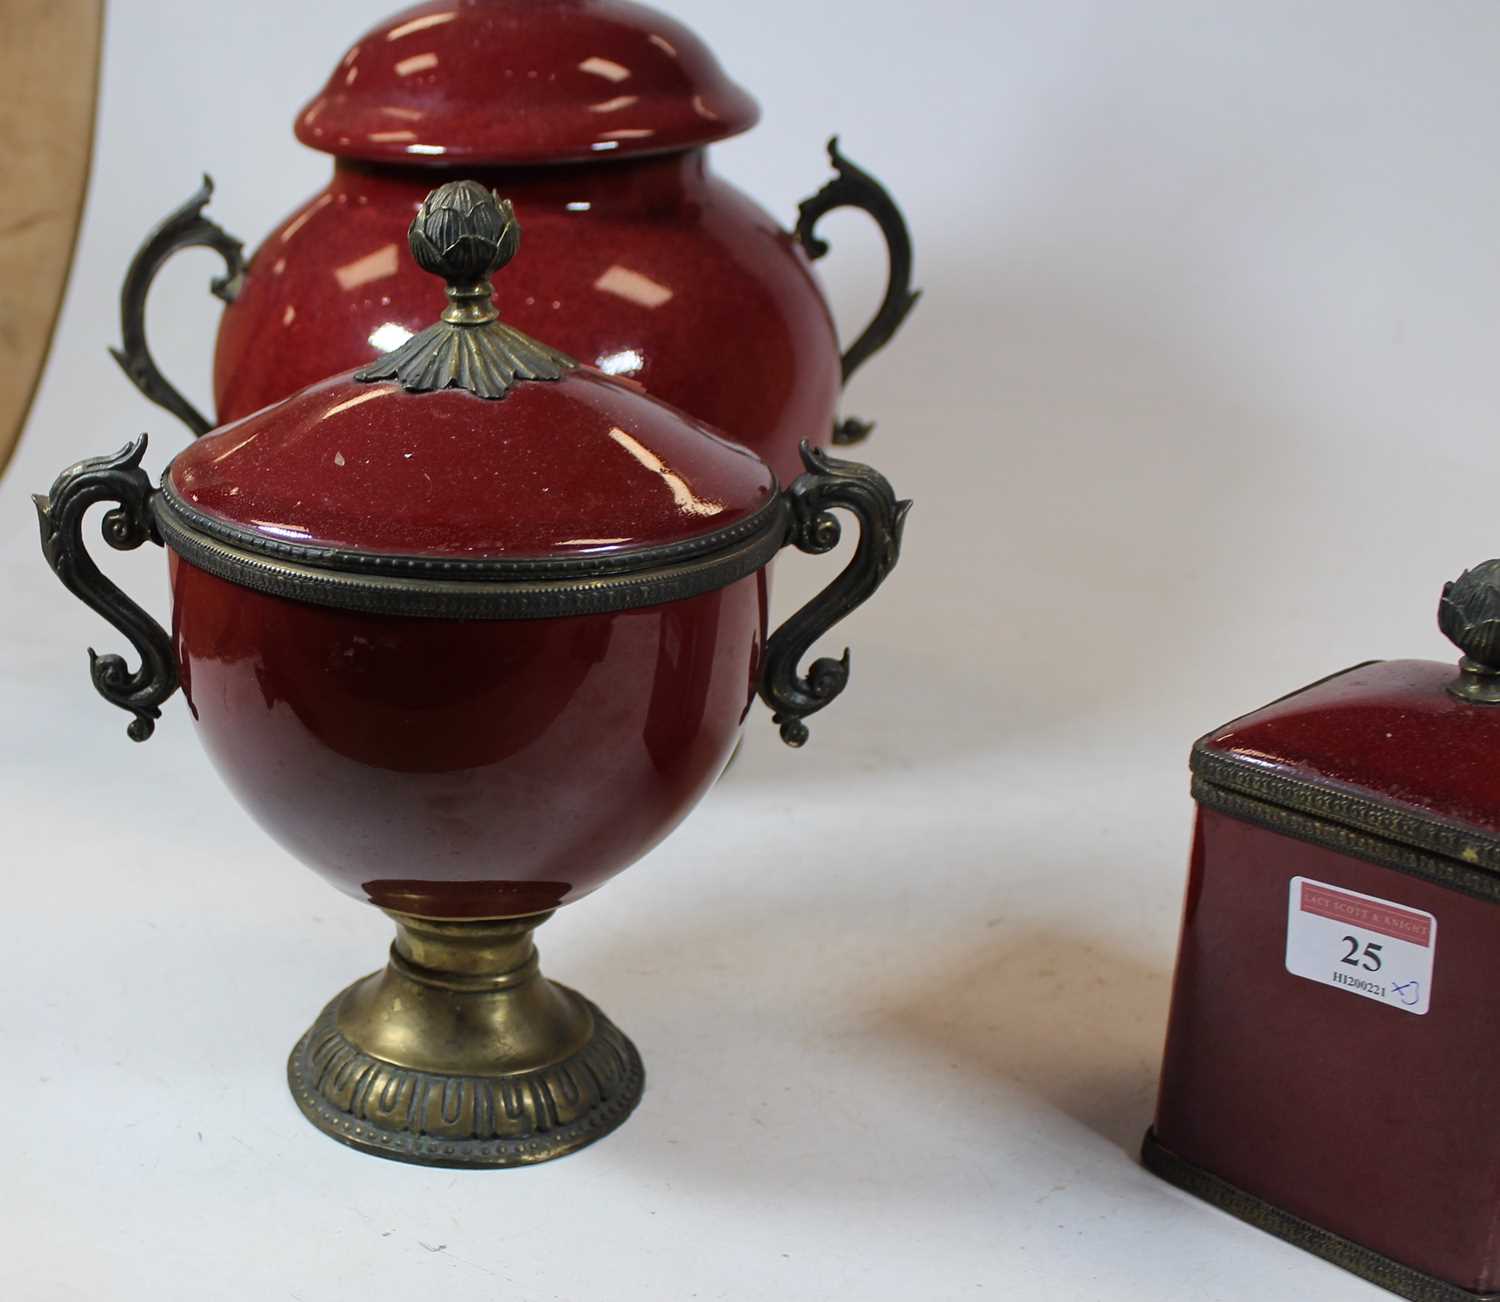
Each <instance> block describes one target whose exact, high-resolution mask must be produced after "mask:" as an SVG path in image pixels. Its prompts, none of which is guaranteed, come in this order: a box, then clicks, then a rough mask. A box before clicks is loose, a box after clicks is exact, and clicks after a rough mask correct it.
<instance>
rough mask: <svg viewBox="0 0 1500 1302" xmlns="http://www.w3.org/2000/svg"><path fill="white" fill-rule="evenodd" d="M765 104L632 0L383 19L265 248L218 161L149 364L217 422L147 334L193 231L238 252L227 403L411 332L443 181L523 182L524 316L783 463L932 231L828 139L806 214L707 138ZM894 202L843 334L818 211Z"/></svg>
mask: <svg viewBox="0 0 1500 1302" xmlns="http://www.w3.org/2000/svg"><path fill="white" fill-rule="evenodd" d="M757 116H758V110H757V108H756V105H755V102H754V101H753V100H752V99H751V98H750V97H749V96H748V95H747V94H746V93H745V92H744V91H743V90H741V89H740V88H739V87H738V86H736V85H735V84H734V83H733V82H731V81H730V80H729V79H728V78H727V77H726V76H725V75H724V73H723V71H722V70H721V68H720V67H719V64H718V63H717V61H716V60H715V59H714V57H713V56H712V55H711V54H710V53H709V51H708V50H707V49H706V48H705V47H704V45H703V44H702V42H701V41H699V40H698V38H697V37H696V36H694V35H693V34H692V33H691V32H690V31H688V30H687V29H686V28H684V27H683V26H681V25H680V24H679V23H677V22H674V21H673V20H671V19H669V18H667V17H665V16H664V15H662V14H659V13H656V12H654V11H653V10H650V9H647V8H645V7H643V6H641V5H637V4H632V3H625V2H624V0H440V2H439V3H430V4H426V5H422V6H419V7H417V8H414V9H409V10H407V11H405V12H403V13H400V14H398V15H396V16H395V17H393V18H391V19H389V20H388V21H386V22H384V23H382V24H381V25H380V26H378V27H376V28H374V29H373V30H372V31H370V32H369V33H367V34H366V35H365V36H362V37H361V38H360V39H359V40H358V41H356V42H355V43H354V45H353V46H352V47H350V49H349V51H348V53H347V54H346V55H345V56H344V58H343V59H342V60H340V62H339V64H338V66H337V67H336V68H335V69H334V70H333V73H332V75H331V76H330V78H329V81H328V84H327V86H326V87H324V89H323V91H322V92H321V93H320V94H319V95H317V96H316V97H315V98H314V99H313V100H312V102H311V103H310V104H308V105H307V107H306V108H305V109H304V110H303V111H302V113H301V114H300V115H299V116H298V118H297V122H296V131H297V136H298V138H299V139H300V140H301V141H302V142H303V143H304V144H306V145H309V146H311V147H312V148H314V149H321V150H324V151H326V152H327V153H329V154H332V155H333V157H334V172H333V177H332V179H331V180H330V182H329V184H328V185H327V186H326V187H325V188H324V189H323V190H321V191H320V192H319V193H318V194H316V195H314V196H313V197H312V198H311V199H310V200H308V201H307V202H306V203H304V204H302V205H301V206H300V207H298V208H297V209H296V211H294V212H293V213H292V214H291V216H289V217H288V218H287V219H286V221H284V222H283V223H282V224H281V225H280V226H279V227H278V228H277V229H276V230H274V231H273V232H272V233H271V234H270V236H269V237H268V238H267V239H266V240H265V242H264V243H263V244H262V245H261V247H260V248H259V250H257V252H256V253H255V254H254V256H253V257H252V258H251V259H250V260H249V262H248V263H246V262H244V261H243V259H242V256H241V247H242V246H241V244H240V242H239V241H238V240H236V239H234V238H233V237H231V236H229V235H227V234H226V233H225V232H224V231H223V230H222V229H221V228H220V227H218V226H217V225H215V224H214V223H213V222H211V221H210V220H208V219H207V218H206V217H204V216H203V208H204V205H205V204H206V202H207V200H208V197H209V193H210V187H209V185H208V183H207V182H205V186H204V188H203V189H202V190H200V191H199V192H198V194H196V195H195V196H193V198H192V199H191V200H189V202H188V203H187V204H186V205H185V206H184V207H183V208H181V209H179V210H178V211H177V212H175V213H173V214H172V215H171V216H170V217H169V218H168V219H167V220H166V222H165V223H164V224H163V225H162V226H161V227H160V228H158V229H157V230H156V231H155V232H154V233H153V234H152V235H151V237H150V238H149V239H148V240H147V242H146V244H145V246H144V247H143V248H142V250H141V252H140V254H139V255H138V256H137V258H136V261H135V263H134V264H133V265H132V267H131V269H130V272H129V275H128V276H127V278H126V282H125V288H124V292H123V294H122V317H123V321H122V328H123V332H124V348H123V349H122V350H121V351H119V352H117V354H116V356H117V357H118V358H119V360H120V362H121V364H122V365H123V366H124V367H125V370H126V373H127V374H128V375H129V376H130V377H131V378H132V379H133V380H134V381H135V383H136V384H137V385H138V386H139V387H140V388H141V389H142V391H143V392H144V393H145V394H146V395H147V396H148V397H150V398H152V399H153V400H154V401H157V402H159V403H160V404H161V405H163V406H164V407H166V408H167V409H168V410H171V411H173V412H175V413H177V414H178V415H179V416H180V417H181V418H182V419H184V420H185V421H186V422H187V423H188V424H189V425H190V426H191V427H192V428H193V430H194V432H195V433H200V434H201V433H203V432H204V431H206V430H207V429H208V428H209V427H210V424H211V422H210V421H209V420H208V419H206V418H205V417H203V416H202V415H200V414H199V413H198V412H197V411H195V410H194V409H193V407H192V406H191V404H189V403H188V402H187V401H186V400H185V399H184V398H183V397H182V396H181V394H180V393H178V392H177V390H176V389H175V388H174V387H173V386H172V385H171V384H170V383H169V382H168V381H167V380H166V379H165V377H164V376H163V375H162V373H161V371H160V370H159V369H158V368H157V366H156V363H155V362H154V361H153V359H152V357H151V355H150V352H149V351H148V349H147V346H146V336H145V327H144V311H145V298H146V291H147V288H148V286H149V284H150V281H151V279H152V277H153V276H154V275H155V273H156V270H157V269H158V267H159V266H160V265H161V263H162V262H163V261H164V260H165V259H166V258H167V257H169V256H170V255H171V253H172V252H173V251H174V250H176V249H179V248H183V247H186V246H189V245H195V244H199V245H208V246H210V247H213V248H216V249H217V250H218V251H219V252H220V253H221V254H222V255H223V256H224V258H225V260H226V263H227V273H226V275H225V276H224V277H223V278H222V279H220V280H218V281H215V282H214V289H215V292H216V293H218V294H219V296H220V297H221V298H223V299H225V300H226V302H227V304H228V306H227V307H226V309H225V312H224V317H223V322H222V325H221V327H220V330H219V341H218V350H217V355H216V358H215V363H214V397H215V403H216V405H217V409H218V411H217V419H218V421H219V422H230V421H234V420H238V419H239V418H240V417H242V416H245V415H248V414H249V413H250V412H252V411H255V410H257V409H258V408H260V407H263V406H265V405H266V404H267V403H269V402H272V401H275V400H277V399H279V398H283V397H285V396H287V395H288V394H289V393H291V392H293V391H294V390H296V389H298V388H301V387H302V386H304V385H306V384H309V383H312V382H314V381H317V380H320V379H322V378H323V377H324V376H326V375H328V374H330V373H332V372H334V371H337V370H341V369H343V368H345V367H349V366H358V365H361V364H364V363H366V362H368V361H370V360H372V359H373V358H375V357H377V356H379V355H380V354H382V353H386V352H390V351H392V350H393V349H395V348H397V347H399V346H400V345H401V343H402V342H404V341H405V340H406V339H408V338H410V336H411V335H412V334H413V333H414V332H416V331H417V330H420V329H421V328H422V327H423V326H425V325H426V324H427V322H428V321H430V320H431V319H432V317H433V316H434V315H435V314H436V312H437V311H438V310H439V309H440V308H441V306H442V299H441V295H440V294H439V293H438V292H437V289H436V287H435V286H434V285H433V284H432V282H431V280H430V279H429V278H427V277H424V276H423V275H422V274H421V273H420V272H419V271H418V270H417V269H415V268H414V267H412V266H411V265H410V263H409V262H408V261H407V260H406V259H405V258H404V257H402V256H401V252H400V247H401V241H402V239H403V233H404V231H405V229H406V225H407V223H408V222H409V221H410V220H411V216H412V214H413V213H414V212H415V211H416V208H417V205H418V204H419V203H421V201H422V197H423V195H424V194H426V193H427V191H428V190H429V189H430V188H431V187H432V186H434V185H436V184H437V183H439V182H440V181H443V180H445V179H448V178H449V177H452V176H474V177H478V178H479V179H481V180H482V181H484V182H485V183H486V184H487V185H491V186H494V187H497V188H498V189H499V190H500V191H501V192H502V193H504V194H506V195H507V196H509V197H510V198H511V199H512V200H513V201H514V203H515V206H516V211H517V214H518V215H519V217H520V219H521V221H522V223H523V224H524V226H525V228H526V239H527V243H528V251H527V258H526V260H525V262H524V263H523V264H521V265H519V266H518V267H517V268H516V270H515V271H514V272H513V273H512V275H511V276H510V277H509V278H508V279H509V281H510V292H509V294H508V296H507V308H506V310H507V314H508V316H509V318H510V319H511V320H512V321H514V322H515V323H516V324H517V325H518V326H520V327H521V328H523V329H525V330H528V331H532V332H533V333H535V334H537V335H538V336H539V337H542V338H545V339H548V340H550V341H551V342H553V343H554V344H556V345H557V346H559V347H561V348H564V349H566V350H567V351H568V352H569V353H570V354H571V355H573V356H575V357H577V358H579V359H580V360H582V361H584V362H586V363H588V364H590V365H592V366H596V367H598V368H599V369H600V370H603V371H605V372H607V373H609V374H613V375H620V376H624V377H627V378H630V379H634V380H637V381H639V382H640V383H642V384H644V385H645V386H646V387H647V388H648V389H649V390H650V391H651V392H652V393H654V394H655V395H657V396H658V397H661V398H663V399H665V400H666V401H668V402H671V403H674V404H676V405H677V406H679V407H682V408H684V409H685V410H687V411H690V412H692V413H693V414H694V415H696V416H698V417H700V418H701V419H703V420H706V421H708V422H709V423H711V424H713V425H715V426H717V427H719V428H720V429H722V430H724V431H726V432H727V433H729V434H730V435H731V436H732V437H734V438H735V439H737V440H738V441H740V442H742V443H744V444H746V445H747V446H749V447H751V448H753V449H754V450H755V451H757V452H759V453H760V454H761V455H762V456H764V457H765V459H766V460H768V461H769V462H770V463H771V466H772V468H773V469H774V470H775V471H776V472H777V474H778V475H780V476H781V477H782V479H783V481H784V482H790V481H791V479H792V478H793V477H795V475H796V474H797V473H798V472H799V471H800V468H801V465H800V461H799V453H798V447H799V444H800V442H801V441H802V440H803V439H806V438H809V437H811V438H812V439H813V440H814V441H816V442H819V443H826V442H828V440H829V439H830V438H831V437H836V439H837V441H842V442H847V441H851V440H852V439H854V438H857V437H859V436H860V435H861V434H863V433H864V432H866V431H867V429H868V426H867V425H866V424H864V423H863V422H860V421H857V420H846V421H844V422H843V423H842V424H840V425H839V426H838V428H837V431H836V430H835V422H834V409H835V404H836V403H837V400H838V395H839V390H840V386H841V384H842V382H843V380H845V379H847V378H848V376H849V375H850V373H852V371H853V370H854V369H855V367H857V366H858V365H859V364H860V363H861V362H862V361H864V360H865V359H866V358H867V357H868V356H869V355H870V354H871V353H873V352H874V351H875V350H876V349H878V348H879V347H880V346H881V345H882V344H883V343H884V342H885V341H886V339H888V338H889V336H890V335H891V334H892V333H893V332H894V331H895V330H896V328H897V327H898V326H899V325H900V323H901V321H902V320H903V319H904V317H905V315H906V313H907V312H908V311H909V310H910V308H911V306H912V304H913V303H914V302H915V299H916V295H915V294H914V293H912V291H911V288H910V275H911V246H910V242H909V239H908V236H907V232H906V227H905V224H904V223H903V221H902V219H901V215H900V213H899V211H898V210H897V208H896V206H895V205H894V204H893V203H892V202H891V200H890V197H889V196H888V195H887V194H886V193H885V191H884V190H883V189H882V188H881V186H880V185H879V184H878V183H877V182H876V181H875V180H874V179H873V178H871V177H870V176H868V175H867V174H866V173H864V172H863V171H861V170H860V169H859V168H858V167H856V166H854V165H853V164H852V163H850V162H848V161H847V160H846V159H845V158H843V157H842V156H841V155H840V154H839V153H838V151H837V148H836V145H835V146H831V147H830V149H831V154H832V159H833V162H834V165H835V167H836V168H837V175H836V177H835V179H834V180H832V181H831V182H830V183H829V184H828V185H827V186H826V187H825V188H824V189H823V190H822V191H820V192H819V193H818V194H817V195H815V196H814V197H812V198H811V199H809V200H808V201H807V202H805V203H804V204H803V205H802V208H801V212H800V216H799V220H798V222H797V224H796V229H795V231H791V232H789V231H786V230H783V229H782V228H781V227H780V226H779V225H778V223H777V222H776V221H775V220H774V219H773V218H772V217H770V216H769V215H768V214H767V213H765V212H764V211H762V210H761V209H760V208H759V207H757V206H756V205H755V204H754V203H753V202H752V201H751V200H750V199H749V198H747V197H746V196H745V195H744V194H742V193H741V192H740V191H738V190H737V189H736V188H735V187H734V186H732V185H730V184H729V183H728V182H726V181H723V180H721V179H719V178H718V177H716V176H715V175H714V174H713V172H712V171H711V170H710V168H709V164H708V158H707V153H706V148H705V147H706V146H707V145H709V144H711V143H712V142H714V141H716V140H722V139H724V138H725V137H727V136H732V135H735V134H737V133H739V132H741V131H744V130H746V129H747V128H749V127H751V126H753V125H754V123H755V121H756V118H757ZM844 205H852V206H855V207H859V208H862V209H864V210H866V211H867V212H869V213H870V214H871V215H872V216H873V217H874V218H875V219H876V220H877V221H878V222H879V224H880V227H881V229H882V230H883V232H884V233H885V236H886V239H887V242H888V245H889V248H890V274H889V277H888V283H887V288H886V295H885V300H884V303H883V305H882V306H881V308H880V311H879V313H878V315H877V316H876V318H875V320H874V321H872V322H871V324H870V325H869V327H868V328H867V329H866V330H865V331H864V332H863V333H862V334H861V335H860V336H859V338H858V339H857V340H855V342H854V343H853V344H852V345H851V346H850V347H849V348H848V349H846V350H845V351H844V353H843V354H842V357H841V356H840V351H839V345H838V342H837V340H836V338H835V334H834V327H833V323H832V319H831V317H830V315H829V311H828V308H827V305H826V304H825V302H824V299H823V296H822V294H821V293H820V291H819V289H818V286H817V284H816V282H815V280H814V276H813V272H812V259H814V258H817V257H819V256H821V255H822V254H823V253H824V252H826V246H825V245H824V243H823V242H822V241H820V240H819V239H818V238H817V236H816V235H815V233H814V231H815V227H816V225H817V222H818V220H819V219H820V218H821V216H822V215H823V214H824V213H826V212H828V211H830V210H831V209H833V208H837V207H840V206H844Z"/></svg>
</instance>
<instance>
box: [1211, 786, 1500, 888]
mask: <svg viewBox="0 0 1500 1302" xmlns="http://www.w3.org/2000/svg"><path fill="white" fill-rule="evenodd" d="M1193 799H1194V800H1196V801H1197V802H1198V804H1200V805H1201V806H1203V808H1205V809H1213V810H1217V811H1218V812H1219V813H1221V814H1228V815H1229V816H1230V817H1231V818H1238V819H1239V820H1240V821H1241V822H1245V823H1254V824H1256V825H1257V826H1259V827H1264V828H1268V829H1269V830H1271V831H1273V832H1280V833H1281V834H1282V835H1284V836H1290V837H1295V838H1296V839H1297V840H1299V841H1306V842H1308V843H1309V844H1312V845H1318V846H1322V847H1323V848H1324V849H1327V850H1334V851H1337V852H1338V853H1339V854H1348V855H1354V856H1355V857H1356V858H1359V859H1366V860H1368V861H1369V862H1370V863H1374V864H1379V865H1380V866H1381V867H1382V868H1394V869H1395V870H1396V871H1397V872H1403V873H1406V874H1407V875H1408V876H1411V877H1420V878H1421V879H1422V880H1424V881H1429V882H1432V883H1434V884H1435V885H1438V886H1447V887H1449V888H1450V889H1452V890H1455V891H1461V892H1463V894H1465V895H1472V896H1474V897H1475V898H1476V899H1480V900H1485V901H1487V902H1488V903H1491V904H1500V877H1495V876H1493V875H1492V874H1491V873H1489V872H1487V871H1485V870H1484V869H1482V868H1474V867H1471V866H1470V865H1468V864H1465V863H1460V862H1458V861H1457V860H1454V859H1448V858H1445V857H1444V856H1442V855H1437V854H1432V853H1430V852H1429V851H1426V850H1419V849H1416V848H1415V847H1413V846H1411V845H1406V844H1403V843H1401V842H1399V841H1393V840H1390V839H1388V838H1386V837H1382V836H1375V835H1373V834H1372V833H1369V832H1362V831H1360V830H1359V829H1358V828H1354V827H1347V826H1345V825H1344V824H1342V823H1333V822H1329V821H1327V820H1326V818H1325V817H1323V816H1321V815H1317V814H1306V813H1302V812H1301V811H1300V810H1296V809H1288V808H1286V807H1284V806H1282V805H1276V804H1271V803H1270V802H1268V801H1265V800H1257V799H1255V797H1253V796H1247V795H1244V794H1242V793H1240V792H1238V791H1231V790H1229V789H1228V788H1226V787H1221V786H1217V785H1215V784H1214V783H1212V782H1208V781H1205V780H1204V779H1203V778H1202V777H1197V778H1194V779H1193Z"/></svg>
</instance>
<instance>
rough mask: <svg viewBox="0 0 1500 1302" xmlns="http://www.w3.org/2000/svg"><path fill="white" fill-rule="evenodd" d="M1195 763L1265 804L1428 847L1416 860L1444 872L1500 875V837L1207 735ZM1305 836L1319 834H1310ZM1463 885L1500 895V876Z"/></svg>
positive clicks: (1340, 835)
mask: <svg viewBox="0 0 1500 1302" xmlns="http://www.w3.org/2000/svg"><path fill="white" fill-rule="evenodd" d="M1191 767H1192V771H1193V773H1194V774H1195V775H1196V777H1197V778H1198V779H1199V780H1200V781H1201V782H1203V783H1208V784H1211V785H1212V786H1214V787H1219V788H1225V789H1227V790H1228V791H1229V792H1233V793H1236V794H1238V795H1241V796H1248V797H1250V798H1251V799H1252V800H1254V801H1256V802H1257V803H1259V804H1265V805H1276V806H1280V807H1281V808H1283V809H1285V810H1287V811H1289V812H1290V813H1294V814H1301V815H1305V816H1307V817H1308V818H1312V819H1320V820H1328V821H1330V822H1333V823H1339V824H1342V825H1343V827H1344V829H1347V830H1353V831H1355V832H1359V833H1365V834H1368V835H1369V836H1371V837H1373V838H1375V839H1377V840H1378V841H1381V842H1386V843H1392V842H1394V843H1396V844H1397V845H1399V846H1403V847H1407V848H1409V849H1411V850H1413V851H1418V852H1422V853H1421V854H1419V855H1418V856H1416V858H1414V859H1413V862H1416V861H1417V860H1418V859H1422V858H1426V859H1433V860H1447V861H1452V864H1453V870H1450V869H1449V868H1442V869H1441V870H1436V871H1437V872H1438V873H1439V874H1440V875H1441V876H1445V875H1447V874H1448V873H1449V872H1450V871H1455V870H1459V869H1469V870H1478V871H1479V873H1480V875H1481V876H1483V875H1484V874H1497V875H1500V837H1495V836H1490V835H1487V834H1485V833H1483V832H1477V831H1475V830H1474V829H1473V828H1469V827H1465V826H1463V825H1462V824H1458V823H1449V822H1444V821H1443V820H1441V819H1437V818H1433V817H1431V816H1429V815H1425V814H1420V813H1417V812H1416V811H1415V810H1413V809H1411V808H1409V807H1407V806H1403V805H1397V804H1394V803H1391V802H1387V801H1384V800H1379V799H1376V798H1375V797H1373V796H1365V795H1360V794H1358V793H1356V792H1352V791H1347V790H1342V789H1340V788H1338V787H1332V786H1328V785H1326V784H1322V783H1316V782H1311V781H1309V780H1307V779H1305V778H1295V777H1290V776H1288V775H1286V774H1284V773H1273V772H1269V771H1267V770H1266V769H1264V768H1260V767H1257V766H1255V765H1252V764H1249V763H1247V762H1246V761H1244V760H1240V759H1235V758H1233V757H1231V756H1228V755H1225V754H1223V753H1222V752H1220V751H1218V750H1215V749H1212V748H1211V747H1210V746H1209V745H1208V744H1207V741H1206V739H1205V740H1200V741H1199V742H1198V743H1197V744H1196V745H1195V746H1194V747H1193V754H1192V760H1191ZM1194 790H1195V791H1196V790H1197V784H1196V783H1195V786H1194ZM1326 835H1327V836H1328V837H1329V838H1332V839H1330V840H1329V841H1328V842H1327V843H1328V844H1332V845H1334V847H1335V848H1344V842H1345V841H1346V840H1347V837H1346V836H1345V834H1344V832H1343V831H1337V830H1334V829H1329V830H1328V832H1327V833H1326ZM1303 839H1304V840H1311V839H1316V838H1315V837H1312V836H1306V835H1304V836H1303ZM1420 875H1424V876H1432V875H1434V871H1433V870H1424V871H1422V872H1421V874H1420ZM1463 889H1468V890H1469V891H1470V893H1471V894H1474V895H1480V896H1482V897H1483V898H1486V899H1500V881H1492V882H1491V884H1490V885H1489V886H1488V887H1483V888H1479V889H1474V888H1470V887H1465V888H1463Z"/></svg>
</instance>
